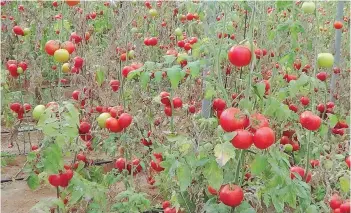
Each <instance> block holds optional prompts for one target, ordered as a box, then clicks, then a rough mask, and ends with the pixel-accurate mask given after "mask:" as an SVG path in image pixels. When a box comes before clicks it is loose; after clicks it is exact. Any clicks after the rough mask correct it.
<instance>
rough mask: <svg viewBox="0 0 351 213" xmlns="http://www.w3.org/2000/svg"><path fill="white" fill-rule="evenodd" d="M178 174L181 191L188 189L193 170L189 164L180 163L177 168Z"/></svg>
mask: <svg viewBox="0 0 351 213" xmlns="http://www.w3.org/2000/svg"><path fill="white" fill-rule="evenodd" d="M176 175H177V177H178V184H179V187H180V191H186V190H187V188H188V187H189V186H190V184H191V170H190V168H189V167H188V165H185V164H180V165H179V166H178V168H177V171H176Z"/></svg>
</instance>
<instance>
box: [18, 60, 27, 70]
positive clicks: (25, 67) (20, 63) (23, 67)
mask: <svg viewBox="0 0 351 213" xmlns="http://www.w3.org/2000/svg"><path fill="white" fill-rule="evenodd" d="M18 66H19V67H21V68H22V70H23V72H24V71H26V69H27V67H28V65H27V63H26V62H24V61H21V62H19V63H18Z"/></svg>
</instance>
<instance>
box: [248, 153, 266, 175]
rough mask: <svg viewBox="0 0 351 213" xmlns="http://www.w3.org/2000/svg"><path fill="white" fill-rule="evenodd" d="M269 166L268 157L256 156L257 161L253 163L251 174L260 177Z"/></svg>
mask: <svg viewBox="0 0 351 213" xmlns="http://www.w3.org/2000/svg"><path fill="white" fill-rule="evenodd" d="M267 166H268V161H267V157H266V156H263V155H256V158H255V160H254V161H253V162H252V163H251V172H252V174H254V175H259V174H260V173H261V172H263V171H264V170H265V169H267Z"/></svg>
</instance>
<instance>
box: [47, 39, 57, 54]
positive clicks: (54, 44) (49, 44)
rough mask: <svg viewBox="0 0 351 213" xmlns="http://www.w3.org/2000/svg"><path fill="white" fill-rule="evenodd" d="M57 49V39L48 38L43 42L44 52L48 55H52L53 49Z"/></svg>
mask: <svg viewBox="0 0 351 213" xmlns="http://www.w3.org/2000/svg"><path fill="white" fill-rule="evenodd" d="M58 49H60V42H59V41H54V40H49V41H48V42H46V44H45V52H46V53H47V54H49V55H54V53H55V51H56V50H58Z"/></svg>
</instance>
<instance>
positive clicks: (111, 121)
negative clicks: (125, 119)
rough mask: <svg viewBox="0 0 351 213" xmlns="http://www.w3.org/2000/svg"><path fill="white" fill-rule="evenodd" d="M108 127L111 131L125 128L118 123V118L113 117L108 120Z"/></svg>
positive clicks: (119, 130)
mask: <svg viewBox="0 0 351 213" xmlns="http://www.w3.org/2000/svg"><path fill="white" fill-rule="evenodd" d="M106 128H107V129H108V130H109V131H111V132H121V131H122V130H123V128H122V127H121V126H120V125H119V124H118V120H117V119H116V118H113V117H110V118H108V119H107V120H106Z"/></svg>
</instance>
